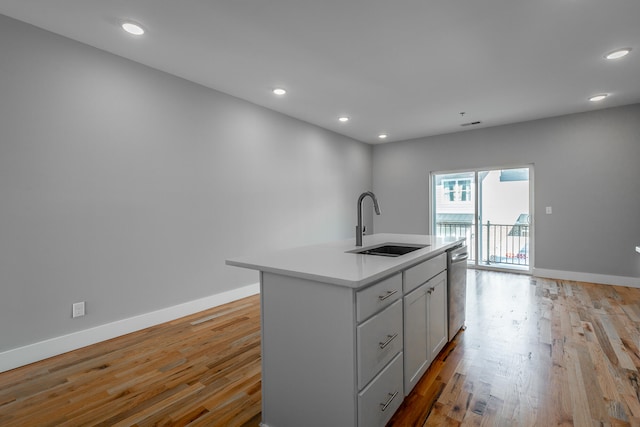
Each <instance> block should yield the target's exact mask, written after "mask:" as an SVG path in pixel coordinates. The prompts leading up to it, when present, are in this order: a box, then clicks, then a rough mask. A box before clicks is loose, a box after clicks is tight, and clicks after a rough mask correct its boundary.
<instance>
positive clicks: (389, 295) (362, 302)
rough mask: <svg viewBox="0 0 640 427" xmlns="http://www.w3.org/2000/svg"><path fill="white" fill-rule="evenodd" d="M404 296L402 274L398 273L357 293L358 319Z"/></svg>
mask: <svg viewBox="0 0 640 427" xmlns="http://www.w3.org/2000/svg"><path fill="white" fill-rule="evenodd" d="M401 296H402V274H401V273H398V274H396V275H394V276H391V277H389V278H387V279H384V280H382V281H380V282H378V283H376V284H375V285H373V286H369V287H368V288H365V289H363V290H361V291H359V292H357V293H356V320H357V321H358V322H362V321H363V320H364V319H366V318H367V317H369V316H371V315H373V314H375V313H376V312H378V311H380V310H382V309H383V308H385V307H387V306H389V305H391V304H392V303H393V302H394V301H396V300H398V299H399V298H400V297H401Z"/></svg>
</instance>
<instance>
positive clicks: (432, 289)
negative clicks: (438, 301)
mask: <svg viewBox="0 0 640 427" xmlns="http://www.w3.org/2000/svg"><path fill="white" fill-rule="evenodd" d="M435 290H436V288H429V290H428V291H427V293H428V294H429V295H431V292H433V291H435Z"/></svg>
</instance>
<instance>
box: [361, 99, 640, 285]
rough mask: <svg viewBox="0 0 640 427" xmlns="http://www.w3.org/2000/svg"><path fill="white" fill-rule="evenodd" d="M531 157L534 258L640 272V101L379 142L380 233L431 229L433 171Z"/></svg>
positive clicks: (573, 267)
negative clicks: (548, 212) (548, 211)
mask: <svg viewBox="0 0 640 427" xmlns="http://www.w3.org/2000/svg"><path fill="white" fill-rule="evenodd" d="M529 163H533V164H534V168H535V181H534V193H535V207H534V218H535V261H534V262H535V267H537V268H541V269H551V270H561V271H570V272H581V273H590V274H603V275H614V276H623V277H640V255H639V254H638V253H636V252H635V247H636V246H637V245H640V190H639V189H640V104H636V105H631V106H627V107H620V108H612V109H605V110H599V111H594V112H588V113H583V114H574V115H568V116H562V117H555V118H550V119H544V120H536V121H531V122H526V123H519V124H514V125H509V126H500V127H492V128H486V129H479V130H474V131H467V132H459V133H455V134H449V135H442V136H435V137H429V138H421V139H417V140H411V141H405V142H400V143H393V144H385V145H379V146H376V147H375V148H374V150H373V177H374V178H373V188H374V192H375V193H376V194H377V195H378V197H379V199H380V202H381V203H382V204H383V207H384V214H383V215H381V216H376V217H375V218H374V224H375V228H376V232H378V233H380V232H402V233H426V232H428V227H429V224H428V222H429V210H430V207H429V206H428V204H429V203H428V200H429V173H430V172H431V171H447V170H460V169H471V168H483V167H496V166H497V167H499V166H502V165H506V166H510V165H521V164H529ZM545 206H552V207H553V214H551V215H545Z"/></svg>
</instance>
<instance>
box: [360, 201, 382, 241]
mask: <svg viewBox="0 0 640 427" xmlns="http://www.w3.org/2000/svg"><path fill="white" fill-rule="evenodd" d="M367 196H369V197H371V200H373V208H374V209H375V211H376V215H380V206H378V199H376V195H375V194H373V193H372V192H371V191H366V192H364V193H362V194H361V195H360V197H359V198H358V225H356V246H362V233H363V232H364V230H363V229H362V200H363V199H364V198H365V197H367Z"/></svg>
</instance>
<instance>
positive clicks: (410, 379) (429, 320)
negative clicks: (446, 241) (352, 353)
mask: <svg viewBox="0 0 640 427" xmlns="http://www.w3.org/2000/svg"><path fill="white" fill-rule="evenodd" d="M421 274H423V276H421ZM424 275H426V277H425V276H424ZM433 276H435V277H433ZM416 283H422V285H419V287H418V288H417V289H414V288H415V286H416V285H415V284H416ZM404 288H405V292H406V289H413V290H412V291H411V292H409V293H407V294H406V295H405V296H404V299H403V300H404V301H403V305H404V393H405V395H408V394H409V393H410V392H411V390H412V389H413V387H415V385H416V384H417V382H418V381H419V380H420V378H421V377H422V375H423V374H424V373H425V372H426V370H427V368H428V367H429V365H430V364H431V362H432V361H433V359H434V358H435V357H436V356H437V355H438V353H439V352H440V350H442V348H443V347H444V346H445V345H446V343H447V337H448V334H447V274H446V258H441V257H436V258H433V259H430V260H428V261H425V262H423V263H421V264H418V265H417V266H415V267H412V268H410V269H408V270H407V271H405V273H404Z"/></svg>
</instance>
